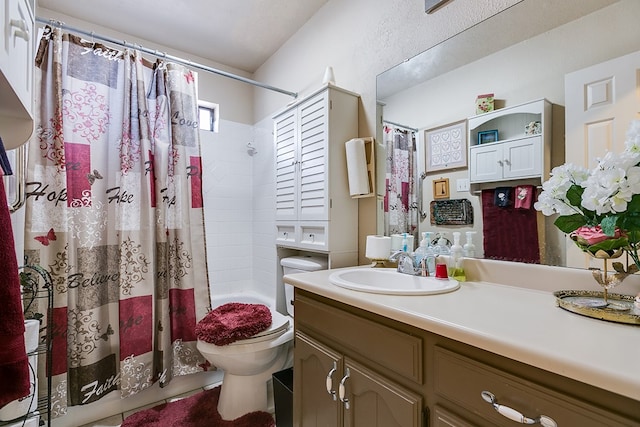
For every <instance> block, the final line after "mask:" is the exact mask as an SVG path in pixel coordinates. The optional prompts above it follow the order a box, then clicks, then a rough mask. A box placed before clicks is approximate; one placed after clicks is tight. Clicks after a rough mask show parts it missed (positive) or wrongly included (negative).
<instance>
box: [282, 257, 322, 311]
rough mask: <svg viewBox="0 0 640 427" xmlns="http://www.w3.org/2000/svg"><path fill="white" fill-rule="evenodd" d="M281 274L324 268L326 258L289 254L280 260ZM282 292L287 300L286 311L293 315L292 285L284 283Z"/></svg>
mask: <svg viewBox="0 0 640 427" xmlns="http://www.w3.org/2000/svg"><path fill="white" fill-rule="evenodd" d="M280 265H282V270H283V274H285V275H287V274H294V273H306V272H309V271H317V270H326V269H327V259H326V258H320V257H315V256H291V257H287V258H282V260H280ZM284 293H285V298H286V301H287V313H289V314H290V315H291V316H293V312H294V308H293V286H292V285H289V284H287V283H285V284H284Z"/></svg>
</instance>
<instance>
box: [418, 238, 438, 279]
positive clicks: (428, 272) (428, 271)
mask: <svg viewBox="0 0 640 427" xmlns="http://www.w3.org/2000/svg"><path fill="white" fill-rule="evenodd" d="M413 257H414V259H415V261H416V265H417V266H419V267H422V268H423V270H422V271H423V275H424V276H433V275H434V274H435V270H436V257H435V253H434V252H433V246H432V245H431V232H430V231H424V232H423V233H422V240H421V241H420V246H419V247H418V249H416V251H415V252H414V254H413ZM423 262H424V265H423Z"/></svg>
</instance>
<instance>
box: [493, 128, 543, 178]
mask: <svg viewBox="0 0 640 427" xmlns="http://www.w3.org/2000/svg"><path fill="white" fill-rule="evenodd" d="M502 155H503V157H504V158H503V160H502V161H503V165H504V169H503V177H504V179H514V178H528V177H539V176H541V175H542V137H541V136H534V137H531V138H524V139H521V140H517V141H510V142H507V143H505V144H504V148H503V153H502Z"/></svg>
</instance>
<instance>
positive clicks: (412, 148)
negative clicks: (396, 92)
mask: <svg viewBox="0 0 640 427" xmlns="http://www.w3.org/2000/svg"><path fill="white" fill-rule="evenodd" d="M383 136H384V146H385V149H386V153H387V157H386V168H385V174H386V175H385V184H386V191H385V195H384V234H385V235H386V236H390V235H392V234H402V233H409V234H412V235H415V234H416V233H417V232H418V202H417V198H416V182H415V179H416V171H417V159H416V137H415V133H414V132H412V131H410V130H406V129H401V128H398V127H395V126H393V125H385V126H384V132H383Z"/></svg>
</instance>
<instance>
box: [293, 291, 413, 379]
mask: <svg viewBox="0 0 640 427" xmlns="http://www.w3.org/2000/svg"><path fill="white" fill-rule="evenodd" d="M295 307H296V315H295V317H294V321H295V322H296V327H297V328H298V327H299V328H302V329H308V330H312V331H315V332H317V333H319V334H322V335H325V336H327V337H330V338H331V340H332V342H333V343H335V344H336V345H340V346H342V347H345V348H348V349H350V350H353V351H354V352H356V353H357V354H359V355H361V356H363V357H364V358H366V359H368V360H371V361H372V362H375V363H378V364H380V365H381V366H383V367H384V368H385V369H389V370H390V371H392V372H394V373H396V374H398V375H402V376H403V377H405V378H407V379H409V380H412V381H414V382H416V383H418V384H422V381H423V375H422V369H423V368H422V360H423V352H422V338H421V337H417V336H413V335H410V334H407V333H405V332H402V331H398V330H395V329H392V328H390V327H387V326H384V325H381V324H379V323H376V322H373V321H371V320H368V319H364V318H362V317H359V316H356V315H355V314H351V313H347V312H345V311H343V310H340V309H338V308H335V307H331V306H329V305H326V304H323V303H321V302H318V301H314V300H312V299H310V298H307V297H305V296H303V295H300V294H299V293H296V299H295Z"/></svg>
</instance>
